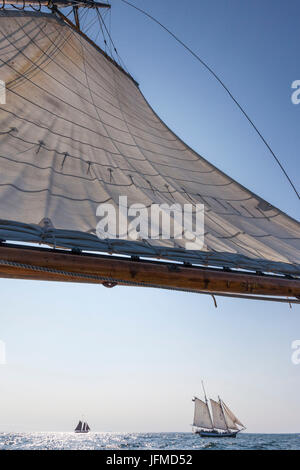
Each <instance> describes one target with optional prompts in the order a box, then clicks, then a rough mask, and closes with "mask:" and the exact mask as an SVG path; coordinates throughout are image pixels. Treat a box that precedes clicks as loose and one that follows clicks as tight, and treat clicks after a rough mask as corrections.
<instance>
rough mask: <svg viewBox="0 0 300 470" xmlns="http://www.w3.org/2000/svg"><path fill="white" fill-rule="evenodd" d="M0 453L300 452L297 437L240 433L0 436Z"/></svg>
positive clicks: (19, 434) (296, 435)
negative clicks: (230, 435)
mask: <svg viewBox="0 0 300 470" xmlns="http://www.w3.org/2000/svg"><path fill="white" fill-rule="evenodd" d="M0 449H1V450H3V449H11V450H14V449H31V450H34V449H37V450H51V449H61V450H67V449H75V450H76V449H77V450H80V449H99V450H101V449H106V450H117V449H119V450H135V449H149V450H150V449H153V450H160V449H170V450H172V449H182V450H183V449H187V450H197V449H199V450H200V449H206V450H215V449H225V450H226V449H238V450H243V449H244V450H246V449H253V450H255V449H257V450H260V449H270V450H272V449H290V450H296V449H297V450H300V434H246V433H243V434H240V435H238V436H237V438H236V439H216V438H215V439H213V438H212V439H211V438H206V439H203V438H200V437H199V436H197V435H195V434H192V433H145V434H141V433H95V432H91V433H89V434H75V433H67V432H65V433H62V432H58V433H53V432H52V433H0Z"/></svg>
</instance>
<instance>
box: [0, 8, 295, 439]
mask: <svg viewBox="0 0 300 470" xmlns="http://www.w3.org/2000/svg"><path fill="white" fill-rule="evenodd" d="M132 1H133V2H134V0H132ZM111 3H112V6H113V8H112V12H111V27H112V36H113V38H114V40H115V43H116V45H117V47H118V51H119V53H120V55H121V56H122V58H123V60H124V62H125V63H126V66H127V68H128V69H129V70H130V72H131V73H132V75H133V76H134V77H135V78H136V79H137V81H138V82H139V83H140V87H141V90H142V92H143V93H144V95H145V96H146V98H147V100H148V101H149V102H150V104H151V105H152V107H153V108H154V109H155V110H156V112H157V113H158V114H159V115H160V117H161V118H162V119H163V120H164V121H165V122H166V123H167V124H168V126H169V127H170V128H171V129H172V130H174V131H175V132H176V133H177V134H178V135H179V136H180V137H181V138H182V139H183V140H185V141H186V142H187V143H188V144H189V145H190V146H191V147H192V148H194V149H195V150H196V151H198V152H199V153H200V154H201V155H203V156H204V157H205V158H207V159H208V160H209V161H211V162H212V163H214V164H215V165H216V166H218V167H219V168H220V169H222V170H223V171H225V172H226V173H228V174H230V175H231V176H233V177H234V178H236V179H237V180H238V181H239V182H240V183H242V184H244V185H245V186H246V187H248V188H249V189H251V190H252V191H254V192H256V193H258V194H259V195H260V196H262V197H264V198H265V199H267V200H268V201H269V202H271V203H272V204H274V205H275V206H277V207H279V208H280V209H282V210H284V211H285V212H287V213H288V214H289V215H291V216H293V217H295V218H297V219H299V201H298V200H297V198H296V196H295V194H294V193H293V191H292V190H291V188H290V186H289V185H288V183H287V181H286V180H285V178H284V176H283V175H282V173H281V171H280V170H279V167H278V166H277V165H276V163H275V162H274V160H273V159H272V157H271V156H270V154H269V153H268V151H267V150H266V148H265V147H264V146H263V144H262V143H261V142H260V141H259V139H258V137H257V136H256V135H255V133H254V132H253V130H252V129H251V127H250V126H249V124H248V123H247V121H246V120H245V119H244V117H243V116H242V115H241V113H240V112H239V111H238V110H237V108H236V107H235V105H234V104H233V103H232V102H231V101H230V100H229V98H228V96H227V95H226V94H225V93H224V91H223V90H222V89H221V88H220V86H219V85H218V84H217V82H216V81H215V80H214V79H213V78H212V77H211V76H210V75H209V74H208V72H207V71H205V70H204V69H203V67H201V65H200V64H199V63H198V62H197V61H195V59H193V58H192V57H191V56H189V55H187V53H186V52H185V51H184V50H183V49H181V48H180V47H179V46H178V45H177V44H176V43H175V42H174V40H173V39H171V38H169V37H168V35H167V34H166V33H165V32H163V31H162V30H161V29H159V27H158V26H157V25H155V24H153V23H151V22H149V20H146V19H145V18H144V17H143V16H141V14H140V13H138V12H136V11H134V10H133V9H131V8H129V7H128V6H126V5H124V4H123V3H122V2H121V1H120V0H112V2H111ZM135 3H136V4H138V5H139V6H141V7H143V8H145V9H146V10H147V11H149V12H150V13H151V14H153V15H154V16H156V17H157V18H158V19H159V20H160V21H161V22H163V23H164V24H165V25H166V26H167V27H169V28H170V29H171V30H172V31H174V32H175V33H176V34H178V36H179V37H180V38H181V39H182V40H184V41H185V42H186V43H187V44H188V45H189V46H191V47H192V48H193V49H194V50H195V52H197V53H198V54H199V55H200V56H201V57H202V58H203V59H204V60H206V61H207V63H208V64H209V65H210V66H211V67H212V68H213V69H214V70H215V71H216V72H217V73H218V74H219V75H220V76H221V78H222V79H223V80H224V82H225V83H226V84H227V86H228V87H229V88H230V90H231V91H232V92H233V94H234V95H235V96H236V97H237V98H238V99H239V101H240V102H241V104H242V105H243V106H244V107H245V108H246V110H247V112H248V113H249V115H250V116H251V117H252V119H253V120H254V121H255V123H256V124H257V126H258V127H259V129H260V130H261V131H262V133H263V134H264V136H265V137H266V139H267V140H268V141H269V142H270V143H271V145H272V147H273V149H274V150H275V152H276V153H277V154H278V156H279V157H280V159H281V161H282V162H283V163H284V165H285V167H286V169H287V171H288V172H289V173H290V175H291V176H292V178H293V180H294V183H295V185H296V186H297V187H298V190H299V188H300V177H299V175H300V171H299V155H298V152H299V144H300V132H299V123H300V105H298V106H296V105H293V104H292V102H291V94H292V90H291V84H292V82H293V81H294V80H297V79H300V71H299V58H298V56H299V51H298V49H299V40H300V30H299V16H300V4H299V2H298V1H297V0H290V1H289V2H284V1H283V0H281V1H279V0H263V1H261V0H260V1H258V0H251V1H250V0H244V1H241V0H239V1H238V0H230V1H227V0H202V1H201V2H199V1H197V0H190V1H189V2H184V7H183V6H182V4H183V2H182V1H179V0H164V1H163V2H162V1H159V0H152V1H151V2H148V1H146V0H144V1H142V0H140V1H139V2H135ZM0 286H1V287H0V288H1V317H0V318H1V320H0V339H1V340H3V341H5V343H6V350H7V365H5V366H1V365H0V380H1V400H0V430H4V431H9V430H12V431H18V430H20V431H33V430H37V431H48V430H49V431H68V430H72V429H73V427H74V426H75V424H76V421H77V419H78V418H79V417H80V416H81V415H82V414H84V415H85V416H86V417H87V419H88V420H89V423H90V425H91V428H92V429H93V430H95V431H96V430H97V431H189V430H190V423H191V422H192V414H193V406H192V402H191V398H192V396H193V395H195V394H196V395H197V394H198V395H201V393H202V392H201V379H204V380H205V383H206V386H207V391H208V394H209V395H212V396H213V397H214V396H217V395H218V394H220V395H221V396H222V397H223V399H224V401H225V402H226V403H228V405H229V406H231V408H232V409H233V411H234V412H236V414H237V415H238V416H239V417H240V419H241V421H242V422H244V423H245V424H246V426H247V428H248V430H249V432H299V430H300V427H299V422H300V406H299V389H300V365H298V366H295V365H293V364H292V362H291V354H292V350H291V343H292V341H293V340H295V339H300V317H299V314H300V308H299V306H294V307H293V308H292V309H290V308H289V306H288V305H280V304H272V303H266V302H257V301H252V302H250V301H249V302H247V301H239V300H230V299H218V308H217V309H216V308H215V307H214V304H213V301H212V299H211V298H210V297H209V296H201V295H196V294H185V293H178V292H176V293H174V292H167V291H159V290H151V289H140V288H138V289H136V288H124V287H116V288H114V289H105V288H103V287H100V286H94V285H92V286H88V285H76V284H58V283H43V282H31V281H28V282H27V281H13V280H0ZM275 408H276V413H275Z"/></svg>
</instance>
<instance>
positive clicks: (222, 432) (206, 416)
mask: <svg viewBox="0 0 300 470" xmlns="http://www.w3.org/2000/svg"><path fill="white" fill-rule="evenodd" d="M202 387H203V392H204V398H205V401H203V400H200V399H199V398H197V397H194V398H193V401H194V403H195V410H194V422H193V425H192V426H193V432H194V433H196V434H199V435H200V436H201V437H236V435H237V434H238V433H239V432H241V431H243V430H244V429H246V428H245V426H244V425H243V424H242V423H241V421H240V420H239V419H238V418H237V417H236V416H235V414H234V413H233V412H232V411H231V410H230V409H229V408H228V406H227V405H225V403H224V402H223V400H221V398H220V397H218V401H215V400H212V399H210V405H211V411H212V412H211V411H210V408H209V406H208V400H207V397H206V393H205V389H204V385H203V382H202Z"/></svg>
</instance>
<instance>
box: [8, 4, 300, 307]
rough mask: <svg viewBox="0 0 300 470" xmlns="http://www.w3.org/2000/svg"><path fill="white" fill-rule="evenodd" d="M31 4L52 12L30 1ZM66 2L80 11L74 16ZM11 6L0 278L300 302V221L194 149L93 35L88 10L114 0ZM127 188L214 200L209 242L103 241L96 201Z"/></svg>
mask: <svg viewBox="0 0 300 470" xmlns="http://www.w3.org/2000/svg"><path fill="white" fill-rule="evenodd" d="M9 4H17V5H19V6H18V9H19V10H18V11H17V10H6V9H5V8H4V7H6V6H7V5H9ZM31 4H32V5H35V6H38V5H39V6H41V4H45V7H46V6H48V8H49V9H50V10H51V13H45V12H42V11H28V10H27V11H20V8H21V9H22V6H23V7H25V6H26V7H28V8H29V5H31ZM64 6H69V7H70V8H74V23H73V22H72V21H70V19H69V18H67V17H66V16H65V15H64V14H63V12H62V11H61V8H62V9H63V7H64ZM4 7H3V8H4V9H2V10H1V11H0V41H1V48H0V67H1V77H0V78H1V81H3V82H5V85H6V103H5V104H2V105H1V106H0V123H1V128H0V164H1V172H0V240H1V242H0V276H2V277H11V278H20V279H39V280H55V281H72V282H89V283H97V284H99V283H102V284H103V285H104V286H106V287H113V286H115V285H116V284H120V285H136V286H145V287H158V288H170V289H177V290H185V291H189V292H200V293H206V294H215V295H225V296H226V295H227V296H232V297H242V298H252V299H253V298H256V299H257V298H263V299H270V298H271V299H272V300H277V301H282V302H283V301H289V302H291V303H298V302H299V301H300V225H299V222H297V221H296V220H294V219H292V218H291V217H289V216H288V215H286V214H285V213H283V212H282V211H280V210H279V209H277V208H276V207H274V206H272V205H271V204H269V203H268V202H266V201H265V200H263V199H262V198H261V197H259V196H258V195H256V194H254V193H252V192H251V191H249V190H248V189H246V188H245V187H243V186H241V185H240V184H239V183H237V182H236V181H235V180H234V179H233V178H231V177H230V176H228V175H226V174H224V173H223V172H222V171H220V170H219V169H217V168H216V167H215V166H214V165H212V164H211V163H210V162H209V161H207V160H206V159H204V158H203V157H202V156H201V155H199V154H197V153H196V152H194V151H193V150H192V149H191V148H189V147H188V146H187V145H186V144H185V143H184V142H183V141H182V140H180V139H179V138H178V137H177V136H176V135H175V134H174V133H173V132H172V131H171V130H170V129H169V128H168V127H167V126H166V125H165V124H164V123H163V122H162V121H161V120H160V118H159V117H158V116H157V114H155V112H154V111H153V110H152V108H151V107H150V105H149V104H148V103H147V101H146V100H145V98H144V96H143V95H142V93H141V91H140V89H139V87H138V84H137V83H136V81H135V80H134V79H133V78H132V77H131V76H130V75H129V74H128V73H127V72H126V71H125V70H124V69H122V67H121V66H120V65H119V64H118V63H116V62H115V61H114V60H113V59H112V58H111V57H109V56H108V55H107V54H106V53H105V52H104V51H102V50H101V49H100V48H99V46H98V45H97V44H95V43H94V42H93V41H92V40H91V39H90V38H89V37H88V36H87V35H86V34H84V33H83V31H82V30H81V27H80V21H79V20H80V18H79V17H78V10H79V9H80V8H85V7H88V8H92V9H93V8H94V9H96V10H97V12H98V13H99V11H98V10H99V8H109V5H108V4H103V3H97V2H93V1H86V0H82V1H80V2H77V1H76V0H60V1H55V0H53V1H52V2H49V3H48V2H46V1H42V2H41V1H40V0H39V1H38V0H32V1H29V0H28V1H27V0H24V1H23V0H15V1H10V2H5V5H4ZM23 9H24V8H23ZM63 10H64V9H63ZM120 194H122V195H124V196H126V198H127V199H128V204H129V205H130V204H133V203H137V202H138V203H141V204H143V206H145V207H150V206H151V205H152V204H157V205H161V204H168V205H172V204H178V205H180V206H181V207H182V206H183V205H184V204H186V205H188V204H189V205H191V204H204V207H205V233H204V241H205V243H204V246H203V248H202V249H197V250H187V249H186V248H185V243H184V241H183V240H181V239H177V238H175V237H173V238H172V237H171V238H170V239H168V240H165V239H156V240H154V239H143V238H141V239H137V240H135V241H132V240H126V239H121V238H118V239H115V238H111V239H99V238H98V237H97V235H96V226H97V223H98V221H99V218H98V217H97V215H96V211H97V207H98V206H99V204H101V203H110V204H111V205H112V206H113V207H114V208H115V209H117V208H118V198H119V195H120ZM171 216H172V217H173V219H174V218H175V215H174V214H173V215H172V214H171ZM128 222H130V220H129V219H128ZM11 241H12V242H18V243H20V245H16V244H10V243H7V242H11ZM24 243H31V244H35V245H36V246H35V247H31V246H30V247H29V246H28V245H27V246H25V245H24ZM41 244H42V245H48V246H50V248H43V247H40V246H39V245H41ZM96 252H98V253H99V254H98V255H97V254H96ZM100 253H102V254H100ZM103 253H107V254H105V255H103ZM124 255H125V256H124Z"/></svg>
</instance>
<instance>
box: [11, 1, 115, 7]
mask: <svg viewBox="0 0 300 470" xmlns="http://www.w3.org/2000/svg"><path fill="white" fill-rule="evenodd" d="M50 3H51V2H49V0H5V3H4V5H19V7H25V6H31V5H34V6H35V7H36V8H38V7H41V6H45V7H48V8H49V7H50ZM52 4H53V5H55V6H56V7H59V8H65V7H67V6H72V5H77V6H79V7H80V8H85V7H87V8H111V5H109V4H108V3H102V2H94V1H93V0H83V1H82V2H80V1H73V0H52Z"/></svg>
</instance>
